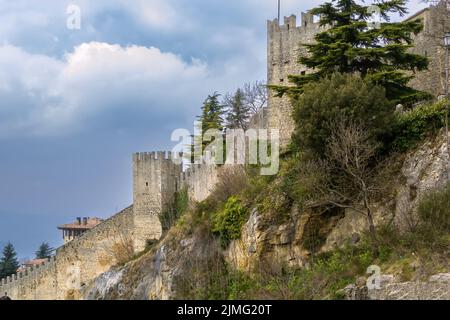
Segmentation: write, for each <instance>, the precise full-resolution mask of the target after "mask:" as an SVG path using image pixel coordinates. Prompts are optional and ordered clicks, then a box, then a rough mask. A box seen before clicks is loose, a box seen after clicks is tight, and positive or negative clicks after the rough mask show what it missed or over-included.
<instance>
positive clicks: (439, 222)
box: [419, 184, 450, 233]
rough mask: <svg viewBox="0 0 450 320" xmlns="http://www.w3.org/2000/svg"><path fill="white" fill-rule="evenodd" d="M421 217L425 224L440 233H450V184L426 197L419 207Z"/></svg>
mask: <svg viewBox="0 0 450 320" xmlns="http://www.w3.org/2000/svg"><path fill="white" fill-rule="evenodd" d="M419 216H420V218H421V220H422V221H423V223H425V224H428V225H430V226H432V227H433V228H435V229H437V230H439V231H442V232H447V233H448V232H449V231H450V184H448V185H447V187H446V188H445V189H443V190H442V191H438V192H432V193H430V194H428V195H427V196H425V198H424V199H423V200H422V201H421V203H420V205H419Z"/></svg>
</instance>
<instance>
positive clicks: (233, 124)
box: [224, 89, 250, 130]
mask: <svg viewBox="0 0 450 320" xmlns="http://www.w3.org/2000/svg"><path fill="white" fill-rule="evenodd" d="M224 105H225V107H226V108H227V117H226V122H227V124H226V126H227V128H229V129H244V130H245V129H247V127H248V120H249V118H250V107H249V106H248V105H247V103H246V100H245V96H244V92H243V91H242V90H241V89H237V90H236V93H235V94H233V95H226V96H225V99H224Z"/></svg>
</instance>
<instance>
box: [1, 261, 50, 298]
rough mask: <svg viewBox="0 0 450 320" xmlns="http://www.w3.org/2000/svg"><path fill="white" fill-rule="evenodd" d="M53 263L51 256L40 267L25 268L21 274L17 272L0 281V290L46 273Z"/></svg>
mask: <svg viewBox="0 0 450 320" xmlns="http://www.w3.org/2000/svg"><path fill="white" fill-rule="evenodd" d="M55 261H56V257H55V256H52V257H50V258H49V259H48V260H47V261H45V262H43V263H42V264H40V265H35V266H30V267H27V268H26V269H25V270H24V271H22V272H18V273H16V274H13V275H11V276H8V277H6V278H3V279H0V290H3V289H6V288H8V287H10V286H16V285H18V284H19V283H21V282H25V281H28V280H29V279H34V278H36V277H37V276H38V275H39V274H40V273H42V272H44V271H47V270H48V269H49V268H50V267H52V266H53V265H54V263H55Z"/></svg>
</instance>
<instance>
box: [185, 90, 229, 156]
mask: <svg viewBox="0 0 450 320" xmlns="http://www.w3.org/2000/svg"><path fill="white" fill-rule="evenodd" d="M219 98H220V94H219V93H217V92H214V93H213V94H212V95H208V97H207V98H206V99H205V101H204V102H203V106H202V108H201V110H202V114H201V115H200V116H198V117H197V118H198V121H199V123H200V126H201V127H199V128H197V129H198V130H201V135H198V134H197V135H195V136H194V145H193V146H192V148H191V155H190V161H191V162H193V161H195V160H198V159H195V155H196V154H197V153H199V152H203V151H204V149H205V148H206V146H207V145H208V144H210V143H211V141H203V135H204V134H205V133H206V131H208V130H209V129H217V130H219V131H220V132H221V131H223V129H224V120H223V115H224V106H223V105H222V104H221V103H220V101H219ZM199 147H201V150H195V148H199Z"/></svg>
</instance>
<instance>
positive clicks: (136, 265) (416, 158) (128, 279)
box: [84, 136, 448, 299]
mask: <svg viewBox="0 0 450 320" xmlns="http://www.w3.org/2000/svg"><path fill="white" fill-rule="evenodd" d="M397 161H399V162H398V163H397V165H398V166H399V168H400V170H397V174H396V176H392V179H393V181H394V182H395V183H394V184H393V189H392V197H390V198H387V199H384V200H383V201H380V202H379V203H377V204H376V205H375V206H374V207H375V209H376V210H375V212H376V214H375V221H376V223H381V222H386V221H393V222H394V223H396V224H397V225H398V226H400V227H401V228H409V227H411V226H412V225H414V223H417V214H416V207H417V204H418V202H419V201H420V199H421V198H422V197H423V196H424V195H425V194H426V193H427V192H429V191H430V190H432V189H434V188H438V187H442V186H444V185H445V183H446V179H447V167H448V162H447V158H446V149H445V139H444V137H443V136H441V137H440V138H436V139H432V140H428V141H426V142H425V143H423V144H422V145H421V146H420V147H419V148H417V149H416V150H413V151H411V152H409V153H408V154H407V155H406V156H403V157H402V158H401V159H397ZM317 219H323V220H322V221H320V230H318V235H319V236H320V237H321V238H323V239H321V245H320V246H319V247H318V248H316V250H318V251H327V250H331V249H332V248H334V247H336V246H340V245H342V244H344V243H346V242H348V241H350V242H358V241H359V237H360V234H361V233H362V232H364V231H365V230H366V228H367V224H366V218H365V216H362V215H360V214H358V213H355V212H353V211H351V210H347V211H345V212H338V213H333V214H329V215H325V216H324V217H322V218H320V217H317V216H314V215H312V214H310V213H307V212H300V211H299V210H298V209H297V207H296V206H295V205H294V206H293V207H292V209H291V212H290V215H289V219H287V221H285V222H283V223H281V224H268V223H267V222H264V221H263V220H264V219H263V216H262V214H261V213H259V212H258V210H256V209H253V210H252V211H251V214H250V217H249V219H248V221H247V222H246V224H245V225H244V227H243V228H242V235H241V238H240V239H239V240H234V241H232V242H231V244H230V245H229V247H228V248H227V249H226V250H223V251H222V250H220V249H219V251H220V252H218V251H217V250H218V248H219V246H218V245H217V244H216V243H214V240H213V239H210V237H209V236H206V235H202V234H201V233H200V234H198V233H195V234H189V235H186V234H183V233H182V232H181V233H180V232H175V231H173V232H169V233H168V234H167V236H166V237H165V238H164V239H163V240H162V241H161V242H160V243H159V244H158V245H156V246H155V247H154V248H153V249H152V250H150V251H149V252H147V253H145V254H144V255H143V256H142V257H140V258H138V259H136V260H134V261H132V262H130V263H128V264H126V265H125V266H123V267H120V268H115V269H113V270H110V271H108V272H106V273H104V274H103V275H101V276H100V277H98V278H97V279H96V280H95V281H94V282H93V283H91V284H90V285H89V286H88V287H86V288H85V290H84V298H85V299H171V298H175V297H177V290H182V288H181V287H180V284H179V283H180V281H179V280H180V279H189V280H188V281H193V282H196V281H197V282H198V281H201V279H200V278H198V279H197V278H192V277H193V276H192V272H191V271H192V269H193V268H198V265H195V264H196V263H197V262H198V261H206V260H208V259H209V257H211V255H217V256H218V257H219V256H220V258H221V259H222V258H223V259H224V260H225V261H227V262H228V263H229V265H231V266H232V267H234V268H236V269H239V270H242V271H250V272H251V271H252V270H253V269H255V268H261V267H263V268H281V267H283V266H289V267H294V268H302V267H304V266H305V265H307V264H308V258H309V255H310V253H311V248H309V247H308V246H307V245H305V242H306V240H305V238H306V237H307V234H308V233H309V229H310V228H311V224H316V223H317ZM216 251H217V252H216ZM184 285H185V286H188V287H189V285H190V284H189V283H184ZM443 286H446V287H445V288H446V289H445V290H447V291H446V292H445V290H444V289H442V288H443ZM348 289H349V290H350V289H352V288H348ZM352 290H355V288H353V289H352ZM383 290H384V291H383ZM383 290H382V291H377V292H376V293H370V294H369V295H370V298H373V299H391V298H392V299H396V298H401V297H416V298H434V297H435V296H436V297H446V298H448V282H447V284H443V282H442V281H440V282H439V281H437V282H436V281H431V279H430V281H429V283H406V284H405V283H389V285H386V286H384V287H383ZM429 290H431V291H430V292H434V293H436V295H434V293H433V294H432V296H429V295H427V293H426V292H428V291H429ZM442 290H444V291H442ZM359 292H360V291H359ZM410 292H413V293H410ZM352 294H353V293H352ZM358 294H359V293H358ZM446 294H447V295H446Z"/></svg>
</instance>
